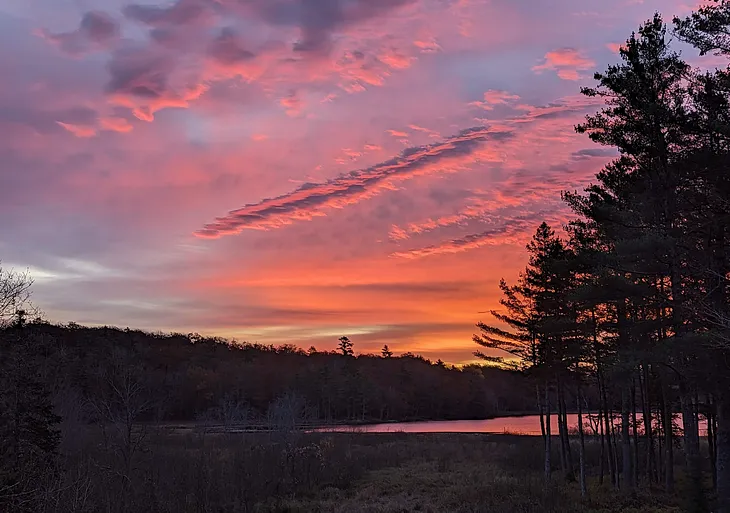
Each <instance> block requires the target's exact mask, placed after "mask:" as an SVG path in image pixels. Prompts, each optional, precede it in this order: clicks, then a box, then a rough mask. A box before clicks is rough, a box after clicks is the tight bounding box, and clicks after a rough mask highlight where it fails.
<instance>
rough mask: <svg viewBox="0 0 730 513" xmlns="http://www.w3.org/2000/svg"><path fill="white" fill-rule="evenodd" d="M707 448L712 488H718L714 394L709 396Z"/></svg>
mask: <svg viewBox="0 0 730 513" xmlns="http://www.w3.org/2000/svg"><path fill="white" fill-rule="evenodd" d="M706 418H707V450H708V452H709V456H710V467H711V468H712V489H713V490H717V439H716V436H717V435H716V431H715V421H716V420H715V419H716V418H717V417H716V415H715V402H714V401H713V399H712V395H711V394H709V395H708V396H707V417H706Z"/></svg>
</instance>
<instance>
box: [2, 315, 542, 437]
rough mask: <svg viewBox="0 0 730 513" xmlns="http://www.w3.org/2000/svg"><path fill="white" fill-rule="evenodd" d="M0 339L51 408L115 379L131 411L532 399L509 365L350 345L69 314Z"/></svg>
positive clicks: (319, 410)
mask: <svg viewBox="0 0 730 513" xmlns="http://www.w3.org/2000/svg"><path fill="white" fill-rule="evenodd" d="M0 338H2V346H0V354H2V355H3V357H4V358H3V360H4V361H5V362H6V363H8V365H9V364H10V363H9V362H11V361H12V358H10V355H11V354H12V353H18V358H21V357H22V359H24V360H26V366H27V365H32V366H33V367H34V368H35V369H36V371H35V372H34V373H35V374H38V375H39V376H41V383H39V384H40V385H42V386H43V387H45V388H46V389H48V390H49V391H51V392H52V396H53V397H52V399H53V402H54V404H55V405H56V413H58V414H59V415H61V416H62V417H67V416H68V413H67V411H68V410H74V411H77V410H79V408H82V409H84V408H85V409H89V406H88V405H89V404H90V403H94V402H96V401H98V400H99V399H100V397H97V396H100V395H104V394H115V393H117V392H116V390H117V389H121V387H123V386H125V387H128V388H133V389H134V392H135V397H134V398H125V400H127V401H132V400H133V402H134V403H135V404H134V405H130V407H133V408H134V409H135V410H140V411H139V413H138V415H137V416H136V418H135V420H136V421H192V420H206V421H215V420H226V421H234V420H235V419H238V421H239V422H240V423H244V422H246V421H251V422H256V423H259V424H260V423H262V422H265V421H266V420H267V415H270V414H271V410H272V407H274V406H276V405H277V404H280V403H281V402H282V401H288V402H290V403H292V404H294V403H296V404H297V408H298V409H299V410H298V412H297V415H298V416H300V417H301V420H302V421H303V422H304V421H306V422H308V423H317V422H318V423H328V422H361V421H392V420H415V419H478V418H488V417H492V416H494V415H498V414H500V413H505V412H515V411H526V410H528V409H532V410H534V401H532V400H531V395H528V394H526V393H525V392H526V391H528V390H529V388H527V387H529V385H528V384H527V382H526V381H525V380H524V378H523V377H522V376H521V375H519V374H518V373H516V372H512V371H508V370H500V369H495V368H487V367H484V366H479V365H471V366H466V367H463V368H456V367H453V366H447V365H445V364H444V363H442V362H440V361H439V362H436V363H432V362H430V361H429V360H427V359H425V358H422V357H420V356H417V355H414V354H410V353H407V354H404V355H401V356H392V354H386V355H385V356H383V355H377V356H375V355H369V354H364V355H357V356H356V355H355V354H354V353H353V351H352V349H351V346H350V348H346V349H345V351H344V352H343V351H331V352H330V351H317V350H316V349H314V348H311V349H310V350H309V351H304V350H302V349H299V348H297V347H296V346H294V345H284V346H278V347H274V346H265V345H260V344H249V343H236V342H231V341H228V340H224V339H219V338H205V337H201V336H199V335H181V334H153V333H147V332H142V331H134V330H129V329H127V330H121V329H117V328H109V327H104V328H87V327H81V326H77V325H74V324H71V325H69V326H60V325H51V324H46V323H29V324H25V325H23V326H22V327H11V328H8V329H6V330H4V331H3V332H2V333H0ZM345 340H346V339H345ZM348 343H349V344H352V343H351V342H349V341H348ZM348 349H349V350H348ZM8 372H10V371H9V370H7V369H6V374H7V373H8ZM10 374H12V373H10ZM65 403H69V404H65ZM91 409H93V408H91ZM92 413H93V412H88V416H89V417H91V416H93V415H92Z"/></svg>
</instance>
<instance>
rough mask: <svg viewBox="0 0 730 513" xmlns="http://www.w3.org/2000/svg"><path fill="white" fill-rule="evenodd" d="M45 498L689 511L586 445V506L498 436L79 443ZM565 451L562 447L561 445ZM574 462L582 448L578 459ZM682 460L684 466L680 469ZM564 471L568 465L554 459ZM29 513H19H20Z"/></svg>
mask: <svg viewBox="0 0 730 513" xmlns="http://www.w3.org/2000/svg"><path fill="white" fill-rule="evenodd" d="M76 439H77V440H79V441H83V445H81V446H78V447H67V448H66V450H65V451H64V454H65V456H64V457H63V458H62V460H61V462H60V467H59V470H58V471H55V472H52V473H51V474H49V479H50V481H49V485H48V489H47V491H48V493H47V497H46V496H45V495H43V494H41V495H40V496H38V497H37V499H38V500H37V501H36V503H35V504H36V505H33V506H32V507H30V506H29V507H28V508H26V509H23V510H22V511H33V512H34V513H36V512H48V513H51V512H53V513H67V512H69V513H70V512H74V513H86V512H88V513H92V512H94V513H96V512H104V513H132V512H135V513H137V512H159V513H304V512H313V513H316V512H322V513H324V512H328V513H329V512H331V513H406V512H431V513H435V512H457V513H460V512H463V513H475V512H485V513H486V512H499V513H502V512H566V513H571V512H637V513H638V512H648V513H651V512H655V513H657V512H670V511H685V510H686V509H687V504H683V500H684V501H686V499H682V497H686V496H687V494H684V493H683V489H682V480H681V466H680V465H679V464H678V466H677V475H678V486H677V493H676V494H675V495H667V494H665V493H664V492H663V491H662V490H661V489H659V488H653V487H650V486H648V485H645V484H644V485H642V486H640V487H639V490H638V491H637V492H635V493H634V494H631V495H629V494H625V493H622V492H620V491H616V490H613V489H612V488H611V487H610V485H609V484H608V479H607V482H606V483H605V484H604V485H602V486H599V484H598V469H597V468H596V466H595V465H597V462H598V459H599V458H598V455H599V450H600V447H599V446H598V444H596V443H589V444H588V447H587V456H586V461H588V462H589V463H590V465H589V466H588V472H589V497H588V498H587V499H581V497H580V491H579V487H578V484H577V483H575V482H567V481H566V480H565V478H564V477H562V476H561V473H560V471H559V469H557V468H556V470H555V471H554V474H553V477H552V479H551V481H550V482H549V483H547V484H546V483H545V482H544V479H543V475H542V469H543V448H542V439H541V438H540V437H531V436H517V435H489V434H459V433H451V434H436V433H431V434H412V433H411V434H406V433H357V432H352V433H302V432H270V433H240V434H222V433H208V432H204V431H200V432H197V433H187V434H179V433H175V432H174V430H172V432H171V431H170V430H164V429H161V430H152V431H150V432H149V433H146V434H145V436H144V441H143V443H141V444H140V445H139V447H138V448H136V449H135V450H134V452H133V453H130V452H129V451H128V450H125V448H124V446H123V444H119V441H118V440H117V441H115V440H114V439H112V438H104V437H99V436H96V435H93V434H91V433H86V434H84V433H79V437H77V438H76ZM554 445H555V446H557V445H558V444H557V442H556V443H555V444H554ZM574 453H575V454H577V448H576V450H575V451H574ZM680 459H681V458H679V457H678V461H679V460H680ZM553 462H554V464H555V466H556V467H557V466H558V465H559V458H558V455H557V453H556V454H555V455H554V456H553ZM18 511H21V510H18Z"/></svg>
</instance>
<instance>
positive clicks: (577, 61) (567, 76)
mask: <svg viewBox="0 0 730 513" xmlns="http://www.w3.org/2000/svg"><path fill="white" fill-rule="evenodd" d="M595 65H596V63H595V62H594V61H592V60H591V59H589V58H587V57H585V56H584V55H583V54H582V53H581V52H579V51H578V50H576V49H574V48H560V49H558V50H553V51H550V52H547V53H546V54H545V58H544V62H543V63H542V64H539V65H536V66H533V67H532V71H534V72H535V73H542V72H543V71H547V70H551V71H555V72H556V73H557V74H558V76H559V77H560V78H562V79H563V80H580V79H581V74H580V73H579V72H580V71H583V70H587V69H591V68H593V67H595Z"/></svg>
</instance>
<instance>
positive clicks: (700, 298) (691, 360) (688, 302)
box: [474, 2, 730, 512]
mask: <svg viewBox="0 0 730 513" xmlns="http://www.w3.org/2000/svg"><path fill="white" fill-rule="evenodd" d="M667 29H668V27H667V26H666V24H665V23H664V22H663V20H662V18H661V16H660V15H658V14H657V15H655V16H654V18H653V19H651V20H649V21H648V22H647V23H646V24H644V25H643V26H641V27H640V29H639V31H638V32H637V33H634V34H632V35H631V37H630V38H629V39H628V40H627V41H626V43H625V45H623V47H622V48H621V50H620V57H621V62H620V63H619V64H617V65H612V66H609V67H608V69H607V70H606V71H605V72H604V73H597V74H596V75H595V80H596V82H597V84H596V86H595V87H592V88H584V89H583V90H582V93H583V94H584V95H586V96H589V97H596V98H601V99H603V100H604V101H605V107H604V108H603V109H602V110H601V111H600V112H598V113H597V114H595V115H589V116H587V118H586V120H585V122H584V123H583V124H581V125H579V126H577V127H576V130H577V131H578V132H579V133H583V134H587V135H588V136H589V137H590V139H591V140H592V141H594V142H595V143H598V144H601V145H604V146H611V147H615V148H617V149H618V157H617V158H615V159H614V160H613V161H612V162H610V163H609V164H608V165H606V166H605V167H604V168H603V169H602V170H601V171H600V172H599V173H598V174H597V175H596V178H595V181H594V183H593V184H592V185H590V186H589V187H588V188H587V189H586V190H585V191H584V192H582V193H577V192H566V193H564V194H563V199H564V201H565V202H566V203H567V205H568V206H569V207H570V209H571V210H572V212H573V213H574V214H575V218H574V219H573V220H571V221H570V222H568V223H567V225H566V226H565V227H564V231H563V232H562V233H556V232H555V231H554V230H553V229H551V228H550V227H549V226H548V225H547V224H545V223H543V224H542V225H540V227H539V228H538V229H537V232H536V233H535V235H534V237H533V239H532V241H531V242H530V244H529V245H528V246H527V250H528V253H529V264H528V266H527V268H526V269H525V270H524V272H523V273H521V274H520V276H519V278H518V280H517V282H516V283H514V284H508V283H506V282H504V281H503V282H502V283H501V289H502V292H503V299H502V301H501V303H502V307H503V308H502V309H500V310H499V311H494V312H492V314H493V316H494V318H495V319H496V320H497V321H499V322H495V323H493V324H486V323H483V324H479V329H480V333H479V334H478V335H475V337H474V340H475V342H476V343H477V344H479V345H480V346H483V347H485V348H489V349H501V350H504V351H507V352H508V353H511V354H512V355H514V357H516V358H517V361H518V363H517V364H516V365H517V366H518V367H519V368H520V370H522V371H523V372H525V373H526V374H528V375H529V376H531V377H532V378H533V380H534V383H535V384H536V391H535V392H534V394H536V397H537V398H538V399H537V400H538V404H539V407H540V410H541V417H542V418H543V419H544V422H543V426H544V427H543V436H544V440H545V475H546V478H550V474H551V469H552V468H553V466H554V465H553V462H551V460H550V455H551V444H553V443H557V444H558V445H559V455H560V468H561V470H562V472H563V473H564V475H565V476H566V477H568V478H569V479H573V476H574V472H575V471H574V460H575V459H576V455H574V454H572V452H573V451H575V448H571V444H570V442H569V440H568V426H567V420H566V411H567V410H569V409H572V408H575V409H577V410H578V411H579V415H580V416H581V417H583V415H582V412H581V410H583V409H584V408H585V400H584V393H585V389H586V387H589V386H594V387H597V389H598V392H599V396H600V398H601V400H600V408H599V418H600V428H599V430H600V443H601V456H600V476H599V479H600V481H601V482H603V480H604V474H605V479H607V480H610V483H612V484H613V485H614V486H615V487H617V488H618V487H620V488H621V489H624V490H626V491H627V492H631V491H632V490H633V489H635V488H636V487H637V486H638V485H639V484H640V483H644V484H647V483H661V484H662V485H663V486H665V487H666V489H667V490H670V491H671V490H672V489H673V488H674V486H675V475H674V472H675V459H677V460H678V461H677V462H678V463H682V464H683V465H684V471H683V473H684V474H685V475H686V476H687V477H688V480H689V482H690V483H691V493H690V494H689V496H688V497H687V500H688V504H689V505H690V507H691V509H693V510H695V511H710V506H709V505H708V501H709V499H708V495H709V494H708V493H707V492H708V490H707V489H706V488H707V486H706V483H707V482H709V483H710V485H711V487H712V488H714V489H715V491H716V492H717V509H713V511H723V512H728V511H730V372H729V371H730V303H729V302H728V299H729V296H728V292H730V290H729V289H728V284H729V283H730V282H729V281H728V278H730V275H729V273H730V245H729V244H728V243H729V242H730V68H728V69H725V70H714V71H710V72H702V71H700V70H695V69H692V68H691V67H690V66H689V65H688V64H687V63H686V62H684V61H683V60H682V58H681V57H680V55H679V54H678V53H676V52H675V51H674V50H673V49H672V48H671V44H672V40H674V41H676V40H677V39H678V40H680V41H684V42H687V43H690V44H692V45H694V46H695V48H697V49H698V50H699V51H700V52H701V53H703V54H704V53H707V52H716V53H719V54H723V55H730V36H728V34H730V3H727V2H714V3H712V4H711V5H710V6H708V7H704V8H702V9H700V10H698V11H697V12H695V13H694V14H693V15H692V16H690V17H689V18H687V19H675V20H674V27H673V34H674V36H675V38H671V37H669V35H668V34H667ZM476 354H477V355H479V356H482V357H483V358H485V359H488V360H499V358H496V359H495V358H492V357H490V356H488V355H487V354H484V353H482V352H477V353H476ZM552 415H557V416H558V426H559V432H558V437H557V439H555V440H553V438H552V437H551V434H553V435H554V434H555V433H551V432H550V417H551V416H552ZM583 418H584V417H583ZM614 418H616V419H618V421H617V422H616V423H615V424H616V425H614ZM582 420H583V419H581V422H580V423H579V424H580V426H579V428H580V429H579V435H580V436H579V439H580V442H579V444H578V455H577V459H578V464H577V469H575V470H577V471H578V472H579V480H580V484H581V489H582V492H583V494H585V493H586V492H587V487H586V476H585V470H584V469H585V462H584V455H585V452H584V449H585V444H584V433H583V426H582ZM701 422H703V423H706V429H703V430H702V432H703V434H705V433H704V432H706V436H707V446H706V449H702V451H703V452H702V453H701V452H700V451H701V443H700V442H701V437H700V433H701V431H700V429H699V426H700V423H701ZM675 423H676V424H677V425H675ZM679 433H681V435H679ZM680 437H681V438H680ZM680 441H681V446H682V448H683V451H682V453H679V454H681V455H683V456H679V457H677V456H676V455H675V451H676V447H678V443H679V442H680ZM702 445H704V444H702ZM705 451H706V452H705ZM703 453H704V456H703ZM706 461H709V464H705V463H704V462H706ZM709 476H711V478H710V477H709Z"/></svg>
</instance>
